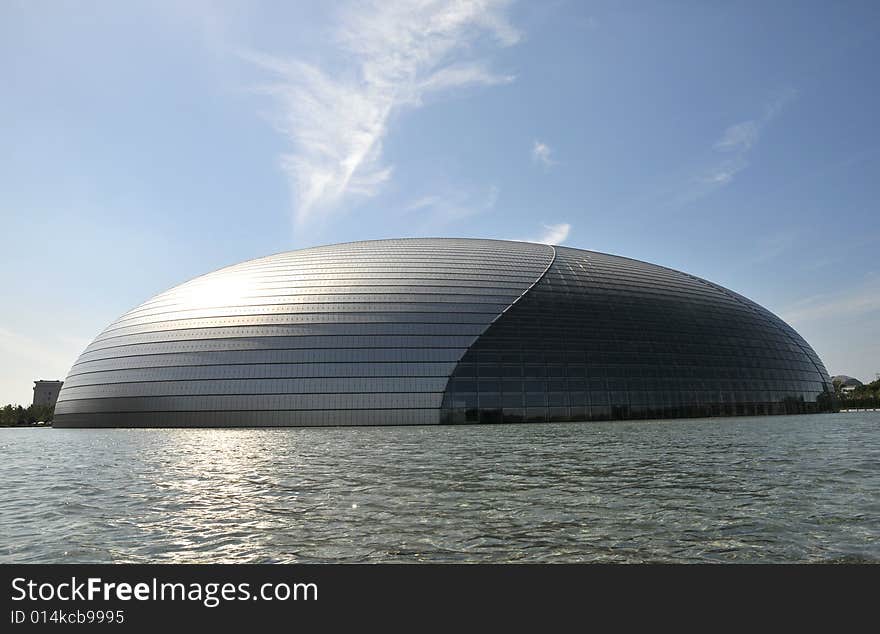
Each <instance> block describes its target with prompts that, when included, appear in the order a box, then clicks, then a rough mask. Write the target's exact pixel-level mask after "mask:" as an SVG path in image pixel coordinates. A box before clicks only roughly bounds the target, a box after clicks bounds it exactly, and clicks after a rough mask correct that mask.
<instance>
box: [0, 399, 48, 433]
mask: <svg viewBox="0 0 880 634" xmlns="http://www.w3.org/2000/svg"><path fill="white" fill-rule="evenodd" d="M54 414H55V406H54V405H31V406H30V407H22V406H21V405H12V404H9V405H5V406H4V407H3V409H2V410H0V427H19V426H24V425H33V424H35V423H39V422H46V423H48V422H50V421H51V420H52V416H53V415H54Z"/></svg>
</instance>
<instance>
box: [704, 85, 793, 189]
mask: <svg viewBox="0 0 880 634" xmlns="http://www.w3.org/2000/svg"><path fill="white" fill-rule="evenodd" d="M796 96H797V92H796V91H795V90H794V89H793V88H785V89H783V90H780V91H778V92H777V93H775V94H774V95H773V96H772V97H771V98H770V100H769V101H768V102H767V103H766V104H765V105H764V112H763V114H762V116H761V117H759V118H757V119H749V120H748V121H742V122H740V123H736V124H734V125H731V126H729V127H728V128H727V129H725V130H724V133H723V134H722V135H721V138H720V139H718V141H716V142H715V144H714V146H713V147H714V148H715V150H716V151H718V152H721V153H723V154H727V155H732V157H730V158H726V159H724V160H723V161H721V162H720V163H719V164H717V165H715V166H714V167H712V168H710V169H709V170H708V171H707V172H706V174H705V175H704V176H703V178H702V181H703V182H704V183H706V184H707V185H710V186H723V185H727V184H728V183H730V182H731V181H732V180H733V177H734V176H736V175H737V174H738V173H739V172H741V171H742V170H744V169H745V168H746V167H748V166H749V162H748V160H747V158H746V156H747V155H748V153H749V151H750V150H751V149H752V148H753V147H754V146H755V145H756V144H757V143H758V140H759V139H760V137H761V133H762V132H763V130H764V128H765V127H766V126H767V124H769V123H770V121H772V120H773V119H774V118H775V117H776V116H778V115H779V113H781V112H782V109H783V108H784V107H785V106H786V104H788V102H790V101H791V100H792V99H794V98H795V97H796Z"/></svg>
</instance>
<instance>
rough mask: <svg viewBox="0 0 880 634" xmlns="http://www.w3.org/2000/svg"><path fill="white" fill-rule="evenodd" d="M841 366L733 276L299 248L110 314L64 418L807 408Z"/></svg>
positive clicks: (593, 414)
mask: <svg viewBox="0 0 880 634" xmlns="http://www.w3.org/2000/svg"><path fill="white" fill-rule="evenodd" d="M829 386H830V380H829V379H828V375H827V372H826V371H825V368H824V367H823V366H822V363H821V361H820V360H819V359H818V357H817V356H816V354H815V353H814V352H813V351H812V349H811V348H810V347H809V345H808V344H807V343H806V342H805V341H804V340H803V339H802V338H801V337H800V336H799V335H798V334H797V333H796V332H795V331H794V330H792V329H791V328H790V327H789V326H788V325H786V324H785V323H784V322H782V321H781V320H780V319H778V318H777V317H775V316H774V315H772V314H771V313H769V312H767V311H766V310H764V309H763V308H761V307H760V306H758V305H756V304H754V303H753V302H751V301H749V300H747V299H746V298H744V297H741V296H739V295H737V294H735V293H733V292H731V291H728V290H726V289H724V288H721V287H719V286H717V285H714V284H711V283H709V282H707V281H705V280H701V279H699V278H695V277H693V276H690V275H686V274H684V273H680V272H677V271H673V270H670V269H666V268H663V267H659V266H655V265H651V264H646V263H644V262H638V261H635V260H630V259H626V258H621V257H616V256H610V255H604V254H600V253H593V252H589V251H582V250H577V249H570V248H564V247H555V248H554V247H550V246H546V245H539V244H530V243H525V242H508V241H498V240H468V239H404V240H379V241H370V242H356V243H349V244H341V245H332V246H326V247H317V248H313V249H304V250H301V251H293V252H289V253H282V254H278V255H273V256H269V257H266V258H261V259H258V260H252V261H249V262H244V263H241V264H238V265H235V266H231V267H227V268H224V269H221V270H219V271H216V272H214V273H210V274H208V275H204V276H201V277H198V278H196V279H194V280H191V281H189V282H186V283H184V284H182V285H180V286H177V287H175V288H173V289H171V290H169V291H166V292H165V293H161V294H160V295H157V296H156V297H154V298H152V299H150V300H148V301H146V302H144V303H143V304H141V305H140V306H138V307H137V308H134V309H133V310H131V311H129V312H128V313H126V314H125V315H123V316H122V317H120V318H119V319H118V320H116V321H115V322H114V323H112V324H111V325H110V326H108V327H107V328H106V329H105V330H104V331H103V332H102V333H101V334H100V335H98V337H97V338H96V339H95V341H93V342H92V343H91V344H90V345H89V346H88V348H86V350H85V351H84V352H83V354H82V355H81V356H80V358H79V359H78V360H77V362H76V363H75V364H74V366H73V368H72V369H71V371H70V374H69V375H68V377H67V380H66V381H65V382H64V387H63V388H62V391H61V394H60V396H59V399H58V404H57V406H56V414H55V425H56V426H59V427H65V426H69V427H79V426H150V427H160V426H258V425H273V426H274V425H383V424H396V425H404V424H436V423H440V422H445V423H471V422H474V423H476V422H520V421H557V420H559V421H563V420H566V421H567V420H607V419H626V418H663V417H682V416H715V415H738V414H774V413H784V412H813V411H821V410H825V409H828V408H830V407H831V403H830V401H829V398H828V389H829Z"/></svg>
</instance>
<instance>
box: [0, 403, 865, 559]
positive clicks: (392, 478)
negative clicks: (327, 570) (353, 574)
mask: <svg viewBox="0 0 880 634" xmlns="http://www.w3.org/2000/svg"><path fill="white" fill-rule="evenodd" d="M878 431H880V413H859V414H854V413H851V414H838V415H819V416H797V417H767V418H739V419H727V420H720V419H712V420H689V421H684V420H683V421H665V422H662V423H657V422H626V423H592V424H560V425H510V426H494V425H493V426H487V427H478V426H477V427H413V428H400V427H398V428H362V429H357V428H348V429H342V428H338V429H226V430H211V429H188V430H187V429H183V430H48V429H29V430H24V429H2V430H0V456H2V460H0V478H2V481H3V483H4V488H3V491H4V492H3V494H2V496H0V562H35V563H36V562H39V563H49V562H71V563H85V562H157V563H184V562H186V563H199V562H230V563H232V562H249V563H260V562H416V561H443V562H493V561H518V562H545V561H546V562H579V561H584V562H593V561H599V562H700V561H705V562H743V561H747V562H763V561H767V562H778V561H818V562H862V561H870V562H878V561H880V434H878Z"/></svg>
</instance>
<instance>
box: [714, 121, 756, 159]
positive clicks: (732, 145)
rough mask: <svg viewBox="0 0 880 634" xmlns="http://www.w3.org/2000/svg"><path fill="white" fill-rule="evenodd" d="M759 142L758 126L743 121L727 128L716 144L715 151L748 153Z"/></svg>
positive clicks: (751, 122) (752, 122)
mask: <svg viewBox="0 0 880 634" xmlns="http://www.w3.org/2000/svg"><path fill="white" fill-rule="evenodd" d="M757 141H758V124H757V123H755V122H754V121H743V122H742V123H737V124H736V125H732V126H730V127H729V128H727V130H725V131H724V135H723V136H722V137H721V138H720V139H719V140H718V141H717V142H716V143H715V149H716V150H719V151H721V152H732V151H746V150H749V149H751V147H752V146H753V145H754V144H755V143H757Z"/></svg>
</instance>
